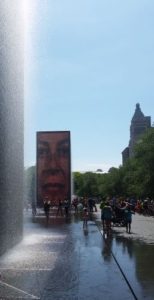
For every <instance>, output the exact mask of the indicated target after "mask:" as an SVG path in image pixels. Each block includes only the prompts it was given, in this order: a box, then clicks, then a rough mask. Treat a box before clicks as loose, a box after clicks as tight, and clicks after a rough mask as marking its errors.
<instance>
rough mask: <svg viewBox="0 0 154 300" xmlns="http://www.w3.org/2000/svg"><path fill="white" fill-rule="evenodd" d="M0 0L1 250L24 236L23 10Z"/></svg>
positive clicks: (15, 3) (19, 3) (18, 0)
mask: <svg viewBox="0 0 154 300" xmlns="http://www.w3.org/2000/svg"><path fill="white" fill-rule="evenodd" d="M22 5H23V3H22V1H21V0H13V1H10V0H0V254H2V253H4V252H5V251H6V250H7V249H9V248H10V247H12V246H13V245H14V244H16V243H17V242H18V241H19V240H20V239H21V237H22V226H23V225H22V224H23V222H22V221H23V220H22V218H23V217H22V214H23V204H22V201H23V95H24V88H23V83H24V80H23V66H24V65H23V54H24V53H23V40H24V32H23V15H22V14H23V12H22Z"/></svg>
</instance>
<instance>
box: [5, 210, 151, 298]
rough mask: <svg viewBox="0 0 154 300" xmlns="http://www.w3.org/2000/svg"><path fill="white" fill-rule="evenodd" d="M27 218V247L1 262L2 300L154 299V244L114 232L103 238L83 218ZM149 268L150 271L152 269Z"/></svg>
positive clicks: (22, 244) (19, 246) (15, 251)
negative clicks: (84, 225)
mask: <svg viewBox="0 0 154 300" xmlns="http://www.w3.org/2000/svg"><path fill="white" fill-rule="evenodd" d="M33 221H34V222H33V223H32V222H31V218H27V220H26V224H25V237H24V239H23V242H22V243H21V244H19V245H18V246H16V247H15V248H14V249H12V250H11V251H9V252H8V253H7V254H6V255H4V256H3V257H1V258H0V268H1V276H2V281H1V284H0V299H9V297H10V299H19V298H20V299H47V300H48V299H50V300H52V299H54V300H57V299H60V300H61V299H70V300H73V299H76V300H84V299H90V300H94V299H97V300H99V299H101V300H102V299H103V298H104V299H107V300H108V299H111V300H112V299H113V300H114V299H115V300H117V299H119V300H125V299H126V300H127V299H128V300H131V299H134V296H133V294H132V292H131V290H130V288H129V286H128V284H127V282H126V280H125V278H124V276H123V274H122V273H121V271H120V269H119V267H118V265H117V263H116V260H115V259H114V256H115V258H116V259H117V261H118V263H119V264H120V266H121V268H122V270H123V272H124V274H125V275H126V277H127V279H128V281H129V282H130V284H131V286H132V288H133V291H134V292H135V295H137V299H148V300H152V299H153V298H154V288H153V279H154V271H153V268H152V265H153V259H154V257H153V245H146V244H144V243H139V242H138V241H135V240H133V239H130V238H128V237H125V235H124V236H122V235H121V233H119V232H116V231H115V232H113V234H112V236H111V237H110V238H107V239H104V238H103V237H102V235H101V234H100V231H99V230H98V227H97V226H96V224H95V220H94V219H93V221H89V224H88V228H87V229H85V230H83V228H82V222H81V220H80V217H78V216H72V217H71V219H67V220H65V219H64V218H61V217H59V218H57V219H54V218H53V219H51V220H50V223H49V225H48V226H46V223H45V218H43V216H40V217H39V216H38V217H36V218H35V220H33ZM150 266H151V267H150Z"/></svg>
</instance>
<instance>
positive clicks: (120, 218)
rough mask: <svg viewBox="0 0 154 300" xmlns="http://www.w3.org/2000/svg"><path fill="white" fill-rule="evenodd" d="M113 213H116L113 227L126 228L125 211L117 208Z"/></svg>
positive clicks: (113, 218)
mask: <svg viewBox="0 0 154 300" xmlns="http://www.w3.org/2000/svg"><path fill="white" fill-rule="evenodd" d="M113 211H114V214H113V217H112V223H113V226H121V227H124V226H126V222H125V215H124V210H123V209H121V208H119V207H117V206H115V208H114V209H113Z"/></svg>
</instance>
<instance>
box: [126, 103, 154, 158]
mask: <svg viewBox="0 0 154 300" xmlns="http://www.w3.org/2000/svg"><path fill="white" fill-rule="evenodd" d="M150 127H151V117H150V116H144V114H143V112H142V111H141V108H140V104H139V103H137V104H136V109H135V112H134V115H133V117H132V120H131V125H130V140H129V145H128V147H126V148H125V149H124V150H123V151H122V163H123V164H124V163H125V162H126V161H127V159H128V158H131V157H133V154H134V146H135V144H136V142H137V141H138V140H139V138H140V136H141V135H142V134H143V133H144V132H145V131H146V130H147V129H148V128H150Z"/></svg>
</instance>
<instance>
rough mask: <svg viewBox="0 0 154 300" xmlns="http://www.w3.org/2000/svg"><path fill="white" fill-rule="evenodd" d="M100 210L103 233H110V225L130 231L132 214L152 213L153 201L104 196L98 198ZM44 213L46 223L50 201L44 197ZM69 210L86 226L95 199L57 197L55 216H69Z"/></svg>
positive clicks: (93, 209) (95, 207) (94, 206)
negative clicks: (70, 199)
mask: <svg viewBox="0 0 154 300" xmlns="http://www.w3.org/2000/svg"><path fill="white" fill-rule="evenodd" d="M97 203H99V205H98V206H99V208H100V210H101V221H102V227H103V231H104V233H108V234H109V233H110V231H111V226H125V227H126V232H127V233H131V222H132V215H133V214H134V213H135V212H137V213H139V214H144V215H154V201H153V200H151V199H149V198H146V199H144V200H136V199H134V198H124V197H119V198H118V197H106V198H104V199H102V200H100V199H99V200H98V201H97ZM43 207H44V213H45V216H46V221H47V224H48V222H49V215H50V210H51V209H52V206H51V203H50V201H49V199H48V197H46V198H45V199H44V201H43ZM70 211H74V214H75V215H79V216H80V217H81V218H82V220H83V227H87V224H88V220H89V219H90V218H92V213H93V212H97V206H96V199H95V198H93V197H77V196H76V197H73V199H72V201H69V200H68V199H67V198H65V199H64V201H61V199H59V203H58V205H57V206H56V216H65V217H66V218H67V217H69V216H70Z"/></svg>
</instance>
